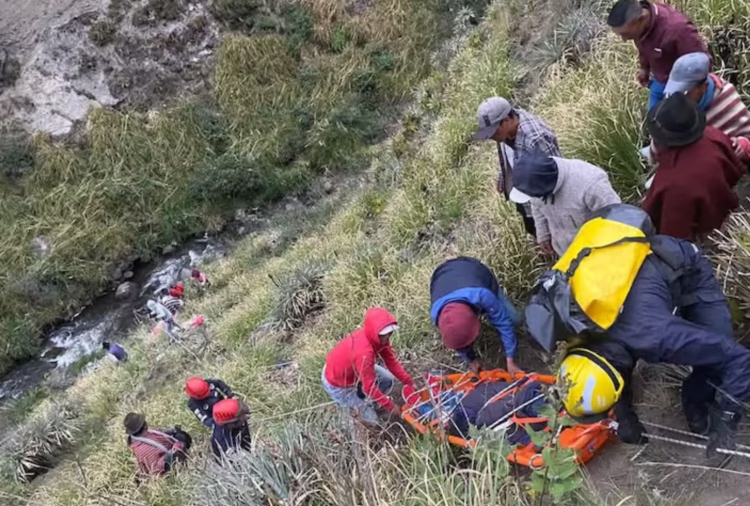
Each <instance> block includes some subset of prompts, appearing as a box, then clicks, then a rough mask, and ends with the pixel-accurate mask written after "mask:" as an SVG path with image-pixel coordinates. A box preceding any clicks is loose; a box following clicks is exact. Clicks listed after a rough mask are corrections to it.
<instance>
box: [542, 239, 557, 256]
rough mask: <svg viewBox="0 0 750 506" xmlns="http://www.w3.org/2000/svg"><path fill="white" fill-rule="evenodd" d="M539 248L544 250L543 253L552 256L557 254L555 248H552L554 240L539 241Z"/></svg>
mask: <svg viewBox="0 0 750 506" xmlns="http://www.w3.org/2000/svg"><path fill="white" fill-rule="evenodd" d="M539 249H540V250H542V254H543V255H546V256H552V255H554V254H555V250H554V249H552V241H550V240H547V241H542V242H540V243H539Z"/></svg>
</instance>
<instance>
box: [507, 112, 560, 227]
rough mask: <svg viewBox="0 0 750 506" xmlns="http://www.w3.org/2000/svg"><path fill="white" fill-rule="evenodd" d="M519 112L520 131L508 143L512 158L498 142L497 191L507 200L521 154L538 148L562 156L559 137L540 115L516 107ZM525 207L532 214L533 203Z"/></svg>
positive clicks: (548, 153) (529, 214) (549, 153)
mask: <svg viewBox="0 0 750 506" xmlns="http://www.w3.org/2000/svg"><path fill="white" fill-rule="evenodd" d="M513 110H514V111H516V114H518V132H517V133H516V138H515V139H514V140H513V141H512V142H511V143H506V146H508V147H509V148H510V149H511V150H512V153H513V157H512V160H511V159H509V157H508V156H507V151H506V150H505V149H504V146H503V145H502V143H500V142H498V143H497V151H498V154H499V156H500V172H499V173H498V178H497V191H498V192H500V193H502V194H503V195H505V198H506V200H507V198H508V194H510V190H511V189H513V163H514V160H518V159H519V158H520V157H521V155H523V154H524V153H528V152H529V151H534V150H538V151H541V152H542V153H546V154H547V155H549V156H558V157H561V156H562V153H561V152H560V145H559V144H558V142H557V137H556V136H555V133H554V132H553V131H552V129H551V128H550V127H548V126H547V124H546V123H544V122H543V121H542V120H541V119H540V118H539V117H538V116H534V115H533V114H531V113H529V112H527V111H525V110H523V109H519V108H517V107H515V108H514V109H513ZM524 208H525V209H526V211H527V216H531V205H530V204H528V203H526V204H524Z"/></svg>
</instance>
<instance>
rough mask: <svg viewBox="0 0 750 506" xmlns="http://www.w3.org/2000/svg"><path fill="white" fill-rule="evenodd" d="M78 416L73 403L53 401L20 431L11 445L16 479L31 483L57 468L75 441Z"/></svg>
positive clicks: (77, 429) (13, 438)
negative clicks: (57, 464) (58, 460)
mask: <svg viewBox="0 0 750 506" xmlns="http://www.w3.org/2000/svg"><path fill="white" fill-rule="evenodd" d="M78 417H79V413H78V410H77V409H76V407H75V406H74V404H73V403H72V402H59V403H58V402H50V403H49V405H48V406H47V409H46V410H44V411H43V412H42V413H39V414H37V415H35V416H34V417H33V418H31V419H30V420H28V421H27V422H26V423H25V424H24V425H22V426H21V427H20V428H19V431H18V432H17V433H15V434H14V435H13V437H12V440H11V443H10V456H11V459H12V460H13V462H15V471H14V472H15V477H16V479H18V480H20V481H31V480H32V479H34V478H35V477H36V476H38V475H40V474H44V473H45V472H47V471H48V470H49V469H51V468H52V467H54V465H55V464H56V462H57V459H58V458H59V457H60V456H61V454H62V453H63V452H64V451H65V450H66V449H67V448H69V447H70V446H72V445H73V444H74V442H75V439H76V433H77V432H78V431H79V418H78Z"/></svg>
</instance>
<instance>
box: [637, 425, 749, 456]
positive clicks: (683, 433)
mask: <svg viewBox="0 0 750 506" xmlns="http://www.w3.org/2000/svg"><path fill="white" fill-rule="evenodd" d="M641 423H642V424H643V425H646V426H647V427H653V428H655V429H661V430H665V431H668V432H674V433H675V434H681V435H683V436H691V437H694V438H697V439H703V440H705V441H707V440H708V436H704V435H703V434H696V433H694V432H689V431H686V430H680V429H673V428H672V427H667V426H665V425H659V424H658V423H651V422H643V421H641ZM737 448H740V449H742V450H750V446H747V445H741V444H738V445H737Z"/></svg>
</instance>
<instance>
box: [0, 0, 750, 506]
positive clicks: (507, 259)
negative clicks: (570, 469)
mask: <svg viewBox="0 0 750 506" xmlns="http://www.w3.org/2000/svg"><path fill="white" fill-rule="evenodd" d="M732 5H733V6H735V7H734V8H737V9H739V8H740V7H741V6H742V5H745V4H743V3H742V2H738V3H733V4H732ZM533 7H536V8H539V9H541V8H542V7H543V4H541V3H540V4H531V7H529V6H528V5H526V4H525V3H521V2H513V1H508V0H506V1H498V2H495V3H494V4H493V6H492V7H491V8H490V10H489V12H488V15H487V18H486V19H485V20H484V21H483V22H482V24H481V25H480V26H479V27H477V28H474V27H472V25H471V23H469V21H470V20H469V19H468V18H466V17H460V16H459V20H458V22H457V23H456V24H455V25H454V27H455V35H454V37H453V39H451V42H450V44H446V45H445V46H443V47H442V48H441V51H440V52H439V53H438V54H437V55H436V59H440V60H442V61H450V64H449V66H448V67H447V68H446V69H443V70H435V71H433V72H432V73H430V75H429V76H428V77H427V78H426V79H425V80H424V81H422V83H421V84H420V85H419V86H418V87H417V89H416V93H415V103H414V104H413V106H412V107H410V108H408V109H406V110H404V111H402V113H401V122H400V128H399V129H398V131H397V132H395V133H394V135H393V136H392V137H391V138H389V139H388V140H387V141H386V142H384V143H382V144H380V145H377V146H375V147H372V148H369V149H368V150H367V151H366V152H365V155H366V157H367V159H368V160H369V168H368V169H367V171H366V172H365V174H364V175H363V176H362V177H357V176H352V177H351V178H350V179H349V181H348V182H347V183H346V185H345V186H344V187H342V188H341V189H340V190H338V191H337V193H335V194H334V195H332V196H329V197H327V198H325V199H323V200H321V201H320V202H319V203H318V204H317V205H316V206H315V207H312V208H307V209H302V210H298V211H294V212H293V213H290V214H284V215H280V216H278V217H277V219H276V221H275V222H274V223H272V224H271V225H270V226H269V227H268V228H267V229H264V230H262V231H260V232H258V233H256V234H254V235H252V236H250V237H248V238H246V239H245V240H243V241H241V242H240V243H239V244H237V245H236V246H235V248H234V250H233V252H232V254H231V255H230V256H229V257H228V258H227V259H226V260H222V261H221V262H219V263H217V264H214V265H213V266H211V267H210V268H209V275H210V276H211V278H212V282H213V286H212V290H211V291H210V292H209V293H207V294H206V295H205V296H204V297H203V298H197V296H196V294H192V293H191V294H189V303H188V305H189V311H190V312H191V313H201V314H204V315H206V317H207V319H208V321H209V327H208V329H209V333H210V335H211V340H210V342H208V343H202V342H201V340H200V339H198V338H197V337H194V338H191V339H188V340H187V341H186V342H185V343H184V346H168V345H167V343H166V340H165V339H164V336H161V337H158V338H156V337H154V336H153V335H151V333H150V329H149V328H145V327H144V328H139V329H138V330H137V331H136V332H134V334H133V335H132V340H131V341H130V344H129V350H130V351H131V360H130V362H129V363H127V364H125V365H124V366H121V367H115V366H112V365H111V364H107V365H103V366H102V367H101V369H99V370H98V371H96V372H94V373H91V374H89V375H87V376H85V377H83V378H81V379H79V381H78V382H77V383H76V385H75V386H74V387H72V388H71V389H69V391H67V392H66V394H65V395H61V396H56V397H55V398H54V399H44V400H42V401H41V402H40V403H39V404H38V405H37V407H36V408H34V410H33V411H32V412H31V413H30V414H29V415H28V416H26V418H25V420H24V421H23V423H22V424H21V425H20V428H19V431H18V432H17V433H15V434H14V435H12V436H11V437H10V438H9V441H10V443H11V444H10V446H9V448H10V450H11V452H9V454H8V456H7V457H6V459H5V460H4V461H3V462H4V464H3V466H2V467H0V469H2V475H3V476H4V479H3V480H1V481H0V497H2V498H3V499H4V500H6V501H7V502H8V504H11V505H15V504H16V503H17V504H19V505H20V504H43V505H54V506H72V505H76V506H78V505H92V506H93V505H95V504H102V503H110V504H117V505H120V504H121V505H133V506H146V505H159V506H172V505H174V506H177V505H186V504H187V505H191V506H193V505H194V506H198V505H205V504H225V505H229V506H233V505H240V504H250V505H265V504H310V505H313V504H314V505H319V504H320V505H322V504H326V505H341V506H344V505H351V504H367V505H381V504H394V505H410V506H411V505H415V506H416V505H424V506H437V505H445V506H447V505H467V506H468V505H471V506H479V505H487V504H507V505H523V506H526V505H529V506H530V505H532V504H534V505H540V504H550V502H551V500H552V498H551V490H552V489H549V487H548V490H547V492H545V493H539V492H534V489H533V486H534V483H539V481H540V480H541V482H544V481H545V478H546V480H547V484H548V485H551V484H552V483H554V481H550V476H548V475H542V476H540V475H537V476H536V477H535V478H534V477H531V478H530V477H529V476H527V475H526V474H521V473H520V472H519V471H518V469H515V468H509V467H508V466H507V464H506V463H505V461H504V460H503V459H502V454H501V450H500V448H499V446H497V445H496V444H494V443H493V444H491V445H489V446H486V447H484V448H483V449H480V450H479V451H477V452H476V453H474V454H472V455H471V456H470V458H469V461H468V462H467V461H462V462H461V463H460V465H456V461H455V456H454V455H453V454H452V453H451V452H450V451H449V450H448V449H447V448H446V447H445V446H443V445H439V444H436V443H435V442H433V441H425V440H415V439H408V440H407V439H406V438H399V437H395V436H392V435H389V434H383V435H382V437H378V438H373V439H371V440H370V441H369V444H367V445H363V444H361V443H362V442H363V438H364V436H362V434H359V433H358V432H357V431H356V429H354V428H353V427H352V426H351V425H349V424H348V423H347V421H346V420H345V419H341V418H340V417H339V416H338V414H337V412H336V410H334V409H332V408H331V407H330V405H329V404H328V401H329V399H328V398H327V396H326V394H325V392H324V391H323V389H322V388H321V386H320V383H319V382H320V380H319V378H320V370H321V367H322V364H323V361H324V357H325V354H326V353H327V351H328V350H329V349H330V347H331V346H332V345H333V344H334V343H335V342H336V341H337V340H338V339H340V337H341V336H342V335H344V334H345V333H347V332H349V331H350V330H352V329H353V328H355V327H357V326H358V325H359V324H360V323H361V318H362V315H363V314H364V311H365V310H366V309H367V308H368V307H370V306H373V305H383V306H385V307H387V308H389V309H390V310H391V311H392V312H393V313H394V314H395V315H396V316H397V317H398V319H399V324H400V331H399V333H398V335H397V336H396V338H395V340H394V344H395V346H396V348H397V350H398V352H399V354H400V356H401V358H402V359H403V361H404V362H405V364H406V366H407V368H408V369H409V370H410V371H411V372H413V373H414V374H415V375H418V374H421V373H422V372H424V371H425V370H426V369H427V368H431V367H435V366H440V367H445V365H439V364H447V365H448V366H457V365H458V364H457V363H456V362H455V359H454V358H453V357H452V355H451V354H449V353H448V352H446V350H444V349H443V348H442V346H441V345H440V343H439V339H438V337H437V334H436V332H435V330H434V329H433V328H432V326H431V324H430V322H429V315H428V307H429V295H428V284H429V277H430V274H431V273H432V270H433V269H434V267H435V266H436V265H437V264H438V263H439V262H440V261H442V260H443V259H445V258H448V257H450V256H453V255H456V254H459V253H461V254H467V255H474V256H477V257H479V258H481V259H483V260H484V261H485V262H487V263H488V264H489V265H490V266H491V267H492V268H493V269H494V270H495V272H496V273H497V274H498V276H499V278H500V281H501V283H503V284H504V285H505V286H506V288H507V289H508V291H509V293H510V295H511V297H512V298H513V299H515V300H516V301H518V302H522V301H523V298H524V297H525V296H526V292H527V290H528V286H529V283H530V282H531V280H533V278H534V275H535V273H537V272H538V270H539V269H540V268H541V267H542V265H541V263H540V260H539V258H538V257H537V256H536V254H535V251H534V248H533V245H532V243H531V242H530V240H529V239H527V238H526V237H525V235H524V234H523V228H522V225H521V224H520V223H519V220H518V219H517V216H516V213H515V210H514V209H513V208H512V207H511V206H510V205H508V204H507V203H505V202H503V201H501V200H500V199H499V198H498V196H497V194H496V192H495V190H494V178H495V176H496V163H497V159H496V156H497V155H496V151H495V148H494V146H491V145H488V144H486V143H485V144H480V145H469V144H468V143H467V139H468V137H469V135H470V134H471V132H472V131H473V129H474V122H475V110H476V106H477V104H478V103H479V102H481V100H482V99H484V98H486V97H487V96H490V95H494V94H500V95H506V96H507V95H513V94H517V93H521V94H522V93H523V90H519V89H518V88H517V85H518V81H517V79H519V78H520V77H521V76H522V75H523V74H524V70H528V69H524V68H522V67H520V66H519V64H517V63H515V56H516V55H517V54H519V51H533V50H534V47H536V48H537V50H538V49H539V48H542V49H544V48H545V45H544V43H545V40H541V41H540V40H537V41H535V42H533V43H532V44H531V47H529V46H528V45H525V44H524V42H523V41H522V40H520V37H521V35H523V34H519V31H518V28H519V27H523V26H525V25H526V24H527V23H528V24H530V23H529V16H532V18H531V19H534V18H533V16H534V11H533ZM547 7H549V6H548V5H547ZM597 7H598V6H597V2H592V3H585V2H570V3H555V7H554V9H560V11H559V12H557V11H555V10H554V9H553V10H552V14H554V16H553V18H554V19H555V21H554V22H553V23H552V24H551V25H550V26H551V28H552V29H554V28H555V27H557V26H558V22H563V21H565V20H567V19H569V18H575V16H581V15H582V12H583V13H585V12H588V13H590V12H592V11H593V12H596V8H597ZM697 7H698V6H697V3H696V4H694V5H691V6H689V8H690V9H691V10H690V12H691V14H693V15H694V16H695V17H696V18H697V19H698V21H699V22H700V24H701V26H702V27H707V26H713V25H711V23H709V21H710V19H709V18H706V17H701V16H703V15H704V14H703V13H704V11H703V10H701V9H698V8H697ZM743 8H744V7H743ZM692 9H694V10H692ZM738 12H739V11H738ZM727 19H729V18H727ZM732 19H744V18H732ZM561 20H562V21H561ZM725 21H726V20H725ZM549 36H550V37H553V36H554V35H553V34H552V33H551V32H550V34H549ZM272 40H275V39H269V40H268V41H266V42H268V43H269V44H275V42H272ZM567 40H568V42H566V43H564V44H562V45H561V47H559V48H558V49H560V50H559V51H557V52H556V54H572V52H574V51H578V53H577V54H578V55H579V56H578V57H577V58H575V59H572V60H566V59H565V58H561V59H553V60H552V61H550V60H549V58H548V55H549V53H545V55H546V56H545V55H542V56H544V58H547V60H545V59H544V58H543V57H542V56H539V55H538V56H539V58H538V60H535V61H546V63H545V64H544V65H542V66H541V67H538V68H537V70H536V72H537V73H538V75H536V76H535V77H536V78H538V79H540V81H541V82H542V83H544V85H543V88H542V90H541V91H540V93H539V94H538V95H537V96H535V97H534V98H533V99H532V102H531V103H530V104H529V106H530V108H531V109H533V110H535V111H536V112H539V113H540V114H542V115H544V117H545V119H546V120H548V121H549V122H550V124H552V125H553V126H554V127H555V128H556V129H557V132H558V134H559V136H560V139H561V142H562V145H563V150H564V151H565V152H566V153H567V154H568V155H569V156H583V157H586V158H587V159H588V160H590V161H591V162H593V163H598V164H600V165H601V166H602V167H605V168H607V169H608V170H609V171H610V173H611V174H612V177H613V178H614V179H615V181H616V184H617V187H618V189H619V190H620V191H621V192H623V195H629V196H631V197H632V198H635V196H636V195H637V191H636V186H637V184H638V181H639V180H640V177H641V171H642V169H641V167H640V164H639V162H638V160H637V158H636V157H635V156H634V153H633V152H634V150H635V144H636V143H637V141H638V133H639V132H640V118H641V114H642V109H643V108H644V107H645V96H644V95H643V92H642V91H639V90H636V89H635V88H634V87H633V86H632V85H630V82H631V81H632V76H633V75H635V70H636V68H635V66H636V61H635V55H634V51H633V50H632V48H631V47H630V46H628V45H625V44H622V43H620V42H618V41H616V40H615V39H614V38H613V37H611V36H607V35H602V36H601V37H598V38H597V39H596V40H595V41H594V43H593V44H592V45H591V46H592V48H593V51H592V52H590V53H589V52H588V50H587V49H582V50H581V47H580V46H576V44H577V42H576V40H577V39H576V38H575V37H571V38H569V39H567ZM576 48H578V49H576ZM245 50H249V49H248V48H245ZM545 50H546V49H545ZM253 61H257V60H256V59H253ZM270 63H272V64H273V65H276V64H279V61H278V60H274V61H273V62H270ZM542 68H543V69H544V70H543V71H542V70H538V69H542ZM527 78H528V76H527V77H526V78H524V79H527ZM522 82H525V81H522ZM234 97H235V98H234V99H235V100H240V99H243V100H244V97H240V94H239V93H238V94H237V95H235V96H234ZM225 98H226V97H225ZM278 100H285V99H284V97H283V94H279V97H278ZM607 112H608V114H607ZM613 118H614V119H613ZM279 121H282V120H281V119H280V120H279ZM237 128H239V127H237ZM279 128H282V126H279ZM238 149H239V147H238ZM743 223H744V225H743ZM747 230H750V227H748V226H747V219H746V218H745V217H743V216H741V215H740V216H738V218H737V219H736V220H735V222H733V225H732V227H731V228H730V232H728V234H733V237H735V239H734V240H733V241H734V244H748V243H750V241H749V240H748V239H747V237H748V235H747ZM743 241H744V242H743ZM724 247H726V248H729V247H732V243H730V242H729V241H727V242H725V243H724ZM742 251H744V252H745V253H741V254H739V253H738V254H736V255H735V256H734V257H733V259H734V260H733V261H734V262H738V261H740V262H745V263H744V264H741V265H749V266H750V260H748V259H750V255H748V254H747V253H746V252H747V251H748V250H747V249H746V248H745V249H743V250H742ZM735 265H736V264H735ZM746 300H747V299H746ZM485 332H486V334H487V336H485V337H486V339H484V340H482V342H484V343H487V346H488V347H489V348H491V349H485V350H482V351H483V352H484V353H485V356H487V357H488V358H489V362H490V364H492V357H493V356H496V353H495V352H496V349H494V346H497V345H494V343H495V341H496V339H495V338H494V337H492V332H491V330H490V329H485ZM521 361H522V363H535V364H538V363H539V360H538V357H536V356H535V355H534V354H533V352H531V350H529V349H528V348H527V347H526V346H525V345H523V346H522V349H521ZM289 362H292V363H293V365H290V366H281V365H279V364H285V363H289ZM192 374H198V375H205V376H210V377H217V376H218V377H221V378H222V379H224V380H225V381H227V382H228V383H229V384H231V385H232V386H233V387H235V388H236V390H237V391H238V392H240V393H241V394H242V395H243V396H244V397H245V399H246V400H247V402H248V403H249V405H250V406H251V409H252V411H253V415H252V426H253V431H254V435H255V445H256V448H255V452H254V453H253V455H252V456H248V457H246V458H243V459H240V460H239V461H238V462H237V464H236V466H237V467H235V468H230V469H220V468H217V467H216V466H214V465H212V464H209V463H207V461H208V459H207V458H205V453H206V451H207V445H206V439H207V434H206V432H205V431H204V430H203V429H202V428H201V427H200V426H199V424H198V423H197V421H196V420H195V418H194V417H193V416H192V415H191V414H190V413H188V412H187V410H186V409H185V400H184V394H183V392H182V385H183V381H184V380H185V378H186V377H187V376H188V375H192ZM132 410H137V411H142V412H144V413H145V414H146V415H147V418H148V420H149V422H150V424H151V425H152V426H166V425H174V424H181V425H182V426H183V427H185V428H187V430H189V431H190V432H191V434H193V435H194V436H197V438H196V446H197V448H196V452H195V454H194V462H193V463H191V465H190V466H189V467H187V468H186V469H184V470H183V471H181V472H179V473H177V474H176V475H175V476H172V477H170V478H168V479H164V480H156V481H153V482H149V483H146V484H143V485H142V486H140V487H136V486H135V484H134V482H133V473H134V465H133V462H132V458H131V457H130V454H129V450H128V449H127V447H126V446H125V445H124V443H123V438H124V436H123V431H122V426H121V424H122V418H123V416H124V415H125V413H127V412H129V411H132ZM393 438H395V439H396V440H397V442H396V443H395V444H389V441H390V440H391V439H393ZM24 459H26V461H28V460H31V461H32V462H40V463H42V464H45V465H55V468H54V470H53V471H52V472H50V473H49V474H48V475H46V476H42V477H39V478H37V479H36V480H35V481H34V482H32V483H31V484H28V485H22V484H18V483H15V482H14V481H13V479H12V476H13V475H14V474H15V472H16V469H17V468H18V465H19V463H22V462H23V461H24ZM593 465H596V462H594V464H593ZM623 465H627V466H631V465H632V464H631V463H630V461H629V459H625V460H624V462H623ZM661 478H662V477H659V478H658V479H661ZM575 479H577V478H576V477H575V476H574V477H572V478H571V480H569V481H565V480H562V483H563V485H562V486H563V487H568V486H570V488H575V486H576V485H578V483H576V482H575V481H574V480H575ZM657 481H658V480H657ZM556 490H557V492H558V493H559V495H560V497H559V500H557V502H558V503H559V504H575V505H605V504H609V505H612V506H614V505H618V506H625V505H636V504H637V505H640V504H649V505H660V506H666V505H671V504H674V505H676V504H687V503H686V499H687V498H689V496H690V494H691V493H692V492H693V491H692V490H691V489H690V488H689V487H681V489H680V490H676V491H672V492H674V493H675V494H681V496H680V497H675V498H673V497H672V495H671V493H668V492H664V491H663V490H661V489H660V488H659V486H658V485H657V486H655V487H653V488H652V487H645V486H642V484H641V483H640V482H638V483H633V484H629V488H628V489H626V490H622V491H620V492H619V493H617V494H611V495H608V496H607V497H600V496H599V495H597V493H596V492H595V491H593V490H589V489H588V488H586V487H584V488H581V489H579V490H577V491H572V492H566V493H561V492H560V488H559V487H558V488H557V489H556ZM672 499H674V500H672Z"/></svg>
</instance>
